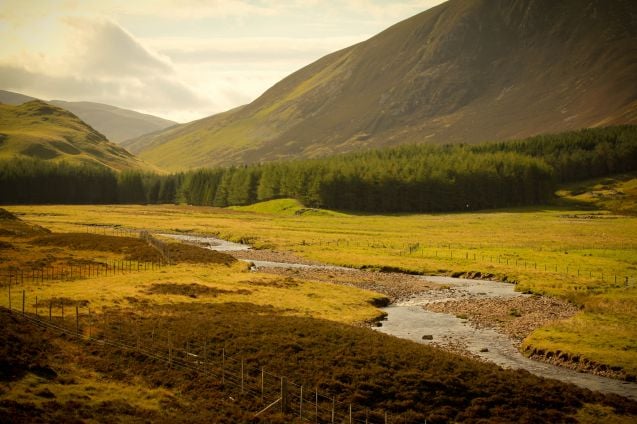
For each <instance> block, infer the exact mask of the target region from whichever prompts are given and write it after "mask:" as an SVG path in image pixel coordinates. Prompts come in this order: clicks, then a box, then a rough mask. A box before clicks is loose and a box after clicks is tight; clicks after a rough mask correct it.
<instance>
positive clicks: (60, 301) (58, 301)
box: [33, 297, 90, 308]
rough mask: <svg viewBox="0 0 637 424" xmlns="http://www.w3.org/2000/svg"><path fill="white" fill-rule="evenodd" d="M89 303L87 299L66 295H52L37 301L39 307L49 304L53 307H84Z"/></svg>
mask: <svg viewBox="0 0 637 424" xmlns="http://www.w3.org/2000/svg"><path fill="white" fill-rule="evenodd" d="M89 303H90V302H89V301H88V300H75V299H71V298H68V297H52V298H50V299H41V300H39V301H38V304H39V305H40V307H46V306H49V304H50V305H51V307H53V308H60V307H62V306H79V307H80V308H86V307H87V306H88V305H89ZM33 306H34V307H35V304H33Z"/></svg>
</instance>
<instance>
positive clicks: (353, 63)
mask: <svg viewBox="0 0 637 424" xmlns="http://www.w3.org/2000/svg"><path fill="white" fill-rule="evenodd" d="M635 75H637V3H636V2H634V1H631V0H585V1H581V0H564V1H560V2H555V1H553V0H450V1H448V2H447V3H444V4H442V5H440V6H438V7H435V8H433V9H430V10H428V11H426V12H423V13H421V14H419V15H416V16H414V17H412V18H410V19H407V20H405V21H403V22H400V23H398V24H396V25H395V26H393V27H391V28H389V29H387V30H386V31H384V32H382V33H380V34H378V35H377V36H375V37H373V38H371V39H369V40H367V41H365V42H362V43H360V44H357V45H354V46H352V47H349V48H347V49H344V50H341V51H338V52H335V53H332V54H330V55H328V56H326V57H324V58H322V59H320V60H318V61H317V62H315V63H313V64H311V65H309V66H307V67H305V68H303V69H301V70H299V71H297V72H295V73H294V74H292V75H290V76H288V77H287V78H285V79H283V80H282V81H280V82H279V83H277V84H276V85H274V86H273V87H272V88H271V89H269V90H268V91H267V92H265V93H264V94H263V95H262V96H261V97H259V98H258V99H257V100H255V101H254V102H252V103H251V104H249V105H246V106H244V107H242V108H239V109H235V110H232V111H228V112H226V113H223V114H220V115H215V116H211V117H208V118H205V119H202V120H199V121H195V122H192V123H189V124H185V125H181V126H177V127H173V128H171V129H169V130H168V131H165V132H161V131H160V132H158V133H155V134H151V135H147V136H145V137H142V138H140V139H136V140H132V141H130V142H129V143H127V144H125V146H127V147H128V148H130V150H131V151H132V152H134V153H139V155H140V156H141V157H142V158H144V159H145V160H148V161H150V162H152V163H155V164H157V165H159V166H161V167H166V168H171V169H183V168H192V167H198V166H206V165H216V164H231V163H243V162H257V161H263V160H275V159H279V158H287V157H297V156H302V157H315V156H319V155H324V154H330V153H339V152H346V151H351V150H356V149H361V148H366V147H370V146H371V147H378V146H388V145H396V144H400V143H409V142H430V143H446V142H478V141H484V140H490V139H507V138H516V137H526V136H530V135H534V134H539V133H546V132H559V131H563V130H569V129H579V128H584V127H595V126H602V125H611V124H621V123H635V122H637V78H636V77H635Z"/></svg>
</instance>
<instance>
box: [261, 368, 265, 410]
mask: <svg viewBox="0 0 637 424" xmlns="http://www.w3.org/2000/svg"><path fill="white" fill-rule="evenodd" d="M264 382H265V369H264V368H263V367H261V402H263V396H264V392H265V387H264Z"/></svg>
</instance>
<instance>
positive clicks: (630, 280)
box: [84, 224, 637, 290]
mask: <svg viewBox="0 0 637 424" xmlns="http://www.w3.org/2000/svg"><path fill="white" fill-rule="evenodd" d="M84 226H85V227H86V231H87V232H89V233H95V234H108V233H109V232H110V233H111V234H113V235H119V236H124V237H139V238H141V239H143V240H145V241H146V242H147V243H148V244H149V245H150V246H152V247H154V248H155V249H157V250H158V251H159V253H160V254H161V255H162V258H163V260H164V262H166V263H168V264H171V259H170V254H169V252H168V248H167V245H166V244H165V243H164V242H162V241H161V240H159V239H157V238H155V237H153V236H152V234H151V233H150V232H149V231H147V230H133V229H127V228H122V227H113V226H100V225H87V224H84ZM299 245H301V246H309V245H319V246H323V245H325V246H331V245H334V246H337V247H340V246H346V247H371V248H378V249H390V250H394V251H397V252H398V255H399V256H409V257H413V258H418V257H420V258H423V259H424V258H428V259H450V260H454V259H455V260H465V261H473V262H478V263H479V262H483V263H490V264H495V263H496V262H497V263H498V264H499V265H507V266H515V267H517V268H523V269H533V270H535V271H537V270H539V271H542V270H543V271H544V272H550V273H554V274H564V275H567V276H572V277H578V278H589V279H592V280H601V282H602V283H605V284H606V283H611V282H612V283H613V284H614V285H615V287H601V288H599V287H596V288H593V290H595V289H604V290H608V289H610V288H620V287H622V286H623V287H635V286H637V275H633V276H630V275H626V274H621V273H618V272H617V271H615V270H603V269H601V268H596V269H589V268H583V267H581V266H577V265H563V266H561V267H560V266H558V265H557V264H551V265H549V264H546V263H539V262H537V261H529V260H524V259H521V258H519V257H518V256H517V255H516V254H515V253H511V254H508V255H507V254H497V255H494V254H484V253H478V252H476V250H478V251H480V250H483V246H482V245H480V246H477V247H474V248H471V247H468V248H464V249H463V248H461V247H460V248H458V246H454V245H453V244H451V243H421V242H403V243H398V244H395V243H388V242H381V241H378V240H375V241H369V240H368V241H366V242H361V241H359V240H355V241H350V240H348V239H336V240H325V241H323V240H319V241H306V240H302V241H301V242H300V243H299ZM454 247H455V248H454ZM621 248H622V249H625V248H627V246H622V247H621ZM511 255H514V256H515V257H510V256H511ZM585 290H589V288H588V287H586V288H585Z"/></svg>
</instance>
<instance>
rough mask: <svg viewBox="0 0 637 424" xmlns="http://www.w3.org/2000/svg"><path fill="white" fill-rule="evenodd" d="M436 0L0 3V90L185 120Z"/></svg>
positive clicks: (252, 95)
mask: <svg viewBox="0 0 637 424" xmlns="http://www.w3.org/2000/svg"><path fill="white" fill-rule="evenodd" d="M442 2H443V0H402V1H401V0H397V1H393V0H281V1H267V0H0V40H1V42H0V89H4V90H9V91H15V92H18V93H22V94H27V95H29V96H33V97H38V98H41V99H44V100H53V99H56V100H68V101H93V102H99V103H106V104H111V105H114V106H119V107H123V108H127V109H133V110H137V111H140V112H144V113H150V114H153V115H157V116H161V117H163V118H166V119H171V120H174V121H177V122H189V121H192V120H194V119H199V118H203V117H205V116H210V115H212V114H215V113H219V112H223V111H226V110H229V109H231V108H234V107H237V106H240V105H242V104H246V103H249V102H251V101H252V100H254V99H256V98H257V97H258V96H259V95H261V94H262V93H263V92H264V91H265V90H267V89H268V88H269V87H271V86H272V85H274V84H275V83H276V82H278V81H280V80H281V79H283V78H284V77H286V76H287V75H289V74H291V73H292V72H294V71H296V70H298V69H300V68H302V67H303V66H305V65H308V64H310V63H312V62H313V61H315V60H317V59H319V58H320V57H322V56H324V55H326V54H328V53H331V52H333V51H336V50H339V49H342V48H345V47H348V46H350V45H353V44H355V43H358V42H360V41H363V40H366V39H368V38H369V37H371V36H373V35H375V34H377V33H378V32H380V31H382V30H384V29H386V28H388V27H389V26H391V25H393V24H395V23H397V22H399V21H401V20H403V19H406V18H408V17H410V16H413V15H415V14H417V13H419V12H422V11H424V10H427V9H429V8H431V7H433V6H436V5H437V4H440V3H442Z"/></svg>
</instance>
